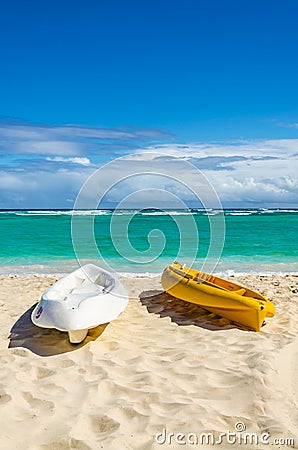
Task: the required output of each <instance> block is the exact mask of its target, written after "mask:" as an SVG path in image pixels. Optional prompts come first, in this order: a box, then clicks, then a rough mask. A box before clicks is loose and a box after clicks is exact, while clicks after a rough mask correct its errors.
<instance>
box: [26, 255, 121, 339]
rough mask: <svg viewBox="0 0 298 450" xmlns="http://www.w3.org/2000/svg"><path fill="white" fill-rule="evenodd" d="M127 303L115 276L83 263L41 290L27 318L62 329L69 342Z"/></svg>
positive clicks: (115, 314) (115, 313)
mask: <svg viewBox="0 0 298 450" xmlns="http://www.w3.org/2000/svg"><path fill="white" fill-rule="evenodd" d="M127 303H128V296H127V292H126V290H125V289H124V288H123V286H122V285H121V283H120V282H119V280H118V279H117V277H115V276H114V275H112V274H110V273H109V272H107V271H105V270H103V269H101V268H100V267H97V266H95V265H94V264H86V265H85V266H82V267H81V268H80V269H77V270H75V271H74V272H72V273H71V274H69V275H67V276H66V277H64V278H62V279H61V280H59V281H57V283H55V284H54V285H53V286H51V287H50V288H49V289H48V290H47V291H45V292H44V294H43V295H42V297H41V300H40V301H39V303H38V304H37V305H36V307H35V308H34V310H33V312H32V315H31V319H32V322H33V323H34V324H35V325H37V326H39V327H42V328H55V329H57V330H60V331H66V332H68V335H69V340H70V342H71V343H79V342H82V341H83V340H84V339H85V337H86V336H87V333H88V330H89V329H91V328H95V327H97V326H98V325H101V324H104V323H108V322H111V321H112V320H114V319H116V318H117V317H118V316H119V315H120V314H121V313H122V312H123V311H124V309H125V307H126V305H127Z"/></svg>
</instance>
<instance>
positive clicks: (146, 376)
mask: <svg viewBox="0 0 298 450" xmlns="http://www.w3.org/2000/svg"><path fill="white" fill-rule="evenodd" d="M57 279H58V277H42V276H24V277H17V276H2V277H0V306H1V327H0V355H1V356H0V358H1V360H0V362H1V372H0V374H1V379H0V405H1V426H0V448H1V449H5V450H25V449H30V450H64V449H65V450H66V449H94V450H95V449H96V450H97V449H106V450H118V449H119V450H124V449H133V450H135V449H158V448H169V449H176V448H181V447H182V448H211V447H212V445H211V444H209V445H208V443H207V442H206V441H204V442H203V444H202V445H198V444H195V439H196V437H197V439H201V438H202V437H201V434H202V433H212V434H213V436H214V438H215V439H217V440H218V439H219V435H220V433H225V432H227V431H228V430H230V431H231V432H235V427H236V429H237V432H238V435H239V433H241V432H243V433H242V434H244V428H246V431H245V432H247V433H254V434H256V435H258V438H260V437H261V435H262V434H264V433H265V434H266V433H267V434H266V436H269V437H267V438H266V437H264V436H265V435H264V436H263V439H269V443H270V444H271V445H268V442H267V443H262V442H258V444H256V443H255V442H253V443H252V444H247V445H244V444H242V445H241V448H247V449H249V450H252V449H266V448H272V446H274V448H289V447H292V448H298V431H297V423H298V413H297V406H298V386H297V383H298V382H297V369H298V366H297V365H298V337H297V333H298V276H297V275H286V276H280V275H270V276H269V275H267V276H260V275H259V276H257V275H250V276H241V277H240V276H239V277H237V280H238V282H239V283H241V284H244V285H247V286H249V287H251V288H253V289H256V290H259V292H261V293H262V294H264V295H266V296H267V297H268V298H269V299H271V300H272V302H273V303H274V304H275V306H276V316H275V317H274V318H273V319H271V320H270V321H269V320H267V324H266V326H264V327H263V328H262V330H261V332H260V333H254V332H250V331H246V330H243V329H241V328H240V327H237V326H235V325H234V324H231V323H230V322H229V321H228V320H226V319H223V318H219V317H217V316H214V315H213V314H211V313H208V312H206V311H204V310H202V309H201V308H200V307H198V306H196V305H191V304H187V303H185V302H182V301H180V300H178V299H174V298H172V297H170V296H169V295H168V294H166V293H164V292H163V291H162V288H161V285H160V278H159V277H157V278H148V277H135V278H123V279H122V282H123V284H124V285H125V287H126V288H127V290H128V291H129V295H130V300H129V304H128V307H127V308H126V310H125V312H124V313H123V314H122V315H121V316H120V318H118V319H117V320H115V321H114V322H112V323H110V324H107V325H104V326H101V327H98V328H97V329H94V330H93V331H92V332H90V334H89V336H88V337H87V339H86V340H85V341H84V342H83V343H82V344H80V345H79V346H73V345H71V344H69V342H68V338H67V334H66V333H62V332H59V331H56V330H47V329H40V328H37V327H35V326H34V325H33V324H32V323H31V320H30V313H31V311H32V309H33V306H34V305H35V304H36V302H37V301H38V300H39V298H40V295H41V294H42V292H43V291H44V290H45V289H46V288H47V287H49V286H50V285H51V284H53V283H54V282H55V281H56V280H57ZM234 279H235V278H234ZM241 424H242V425H241ZM171 433H172V434H173V435H171ZM179 433H181V434H180V435H179V436H178V437H177V434H179ZM238 435H237V436H238ZM240 437H241V436H240ZM240 437H239V436H238V437H237V438H239V439H240ZM289 438H290V439H292V440H291V441H286V439H289ZM274 439H275V441H274V443H273V440H274ZM278 439H279V441H277V440H278ZM283 440H284V441H283ZM293 442H294V444H293ZM214 446H215V447H218V448H221V449H226V448H239V446H237V445H235V444H234V445H232V444H231V443H228V442H227V440H226V437H225V436H224V437H223V438H222V443H221V444H217V445H216V444H215V445H214Z"/></svg>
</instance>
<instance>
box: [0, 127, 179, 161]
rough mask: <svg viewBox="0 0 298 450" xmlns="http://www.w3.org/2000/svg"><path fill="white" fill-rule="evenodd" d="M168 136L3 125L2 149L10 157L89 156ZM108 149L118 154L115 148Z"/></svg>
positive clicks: (0, 131)
mask: <svg viewBox="0 0 298 450" xmlns="http://www.w3.org/2000/svg"><path fill="white" fill-rule="evenodd" d="M169 136H170V135H169V133H166V132H163V131H160V130H146V129H145V130H143V129H120V128H119V129H117V128H100V127H84V126H78V125H61V126H48V125H38V124H31V123H19V124H14V123H13V124H10V123H2V124H1V123H0V150H1V151H2V153H8V154H9V153H10V154H11V153H13V154H23V155H24V154H35V155H58V156H76V155H83V156H86V154H92V153H94V149H96V150H97V151H98V150H100V149H101V148H104V147H105V146H106V145H107V144H110V145H111V144H112V145H114V146H115V147H118V151H119V145H120V146H122V148H123V149H125V148H126V147H127V146H128V147H133V148H134V147H135V146H136V145H138V144H140V143H145V144H148V143H149V142H152V141H161V140H164V139H165V138H167V139H168V138H169ZM109 150H110V153H111V154H112V155H113V154H115V152H114V150H113V147H110V149H109ZM126 153H127V151H126ZM122 154H123V153H122Z"/></svg>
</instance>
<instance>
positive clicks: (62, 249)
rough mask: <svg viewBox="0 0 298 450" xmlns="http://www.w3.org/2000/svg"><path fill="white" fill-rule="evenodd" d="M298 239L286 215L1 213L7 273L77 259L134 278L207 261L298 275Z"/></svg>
mask: <svg viewBox="0 0 298 450" xmlns="http://www.w3.org/2000/svg"><path fill="white" fill-rule="evenodd" d="M212 220H213V225H214V227H213V225H212ZM223 225H224V229H223ZM74 227H75V239H74V234H73V231H72V230H74ZM212 227H213V228H212ZM195 228H197V233H198V235H197V236H196V235H195V234H194V229H195ZM90 229H92V230H93V231H92V238H90ZM223 232H224V236H223ZM297 232H298V210H286V209H275V210H268V209H245V210H244V209H243V210H239V209H238V210H231V209H230V210H225V211H224V213H223V214H222V213H220V212H219V211H213V210H208V211H203V210H196V209H192V210H171V211H160V210H139V211H134V210H96V211H70V210H59V211H58V210H52V211H48V210H47V211H43V210H40V211H36V210H32V211H31V210H26V211H24V210H16V211H0V274H33V273H36V274H54V273H59V274H63V273H67V272H70V271H72V270H73V269H75V268H76V267H78V261H77V257H78V258H79V262H80V263H85V262H91V261H92V262H94V263H96V264H98V265H102V266H103V267H107V268H111V269H112V270H116V271H117V272H118V273H122V274H127V275H129V274H136V273H142V274H157V273H160V272H161V271H162V270H163V268H164V267H165V266H166V265H167V264H169V263H170V262H172V261H173V260H175V259H178V260H179V262H181V263H186V264H189V263H193V264H195V265H196V266H197V267H198V269H201V268H202V264H203V261H206V258H209V260H210V261H211V262H212V264H213V265H214V272H215V273H218V274H233V273H235V274H243V273H263V274H269V273H298V245H297V234H298V233H297ZM86 233H87V234H86ZM217 234H218V235H217ZM219 235H220V236H219ZM223 238H224V239H223ZM211 239H213V249H212V251H211V253H210V254H208V251H209V249H210V242H211ZM222 244H223V248H221V247H222ZM203 268H204V266H203ZM206 268H207V269H208V266H207V267H206Z"/></svg>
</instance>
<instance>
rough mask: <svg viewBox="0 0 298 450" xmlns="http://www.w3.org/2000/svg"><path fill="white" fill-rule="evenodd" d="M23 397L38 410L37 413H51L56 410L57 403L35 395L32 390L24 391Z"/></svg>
mask: <svg viewBox="0 0 298 450" xmlns="http://www.w3.org/2000/svg"><path fill="white" fill-rule="evenodd" d="M22 395H23V398H24V399H25V400H26V402H27V403H28V404H29V406H31V407H32V408H33V409H34V410H35V411H37V412H36V414H44V413H45V414H49V413H51V412H54V409H55V404H54V403H53V402H49V401H48V400H41V399H39V398H36V397H34V396H33V395H32V394H31V392H23V394H22Z"/></svg>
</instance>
